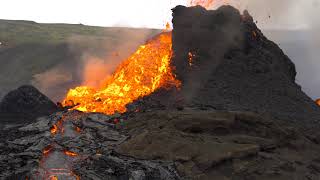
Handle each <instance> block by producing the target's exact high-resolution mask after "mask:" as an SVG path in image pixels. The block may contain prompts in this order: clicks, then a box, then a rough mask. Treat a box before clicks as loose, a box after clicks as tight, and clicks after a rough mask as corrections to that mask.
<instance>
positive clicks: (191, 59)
mask: <svg viewBox="0 0 320 180" xmlns="http://www.w3.org/2000/svg"><path fill="white" fill-rule="evenodd" d="M194 57H195V55H194V54H193V53H192V52H189V53H188V62H189V66H192V65H193V59H194Z"/></svg>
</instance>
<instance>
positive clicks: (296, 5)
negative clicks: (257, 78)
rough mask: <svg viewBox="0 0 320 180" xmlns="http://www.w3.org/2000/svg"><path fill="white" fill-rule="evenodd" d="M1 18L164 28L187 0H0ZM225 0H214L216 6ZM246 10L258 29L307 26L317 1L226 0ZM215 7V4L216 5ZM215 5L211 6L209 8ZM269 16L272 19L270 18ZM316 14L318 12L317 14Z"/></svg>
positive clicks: (315, 9) (316, 7) (315, 8)
mask: <svg viewBox="0 0 320 180" xmlns="http://www.w3.org/2000/svg"><path fill="white" fill-rule="evenodd" d="M2 1H3V2H1V10H0V19H13V20H32V21H36V22H41V23H73V24H79V23H82V24H86V25H96V26H129V27H149V28H163V27H164V25H165V24H166V22H168V21H170V20H171V8H173V7H175V6H176V5H178V4H181V5H187V1H188V0H113V1H110V0H90V1H89V0H54V1H53V0H27V1H24V0H2ZM224 2H227V0H215V4H216V6H219V5H221V4H222V3H224ZM228 2H229V3H230V4H232V5H235V6H237V7H239V8H241V9H245V8H246V9H249V10H250V11H251V12H252V14H253V15H254V17H255V18H256V19H257V20H258V21H260V27H261V28H267V29H271V28H278V29H279V28H280V29H281V28H291V29H297V28H298V29H299V28H309V23H310V22H308V20H307V19H306V18H307V16H308V14H310V12H315V11H318V10H317V9H319V4H320V0H228ZM216 6H215V7H216ZM212 8H214V7H212ZM269 15H271V19H270V18H269ZM318 15H319V14H318Z"/></svg>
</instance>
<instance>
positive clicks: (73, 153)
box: [64, 150, 78, 157]
mask: <svg viewBox="0 0 320 180" xmlns="http://www.w3.org/2000/svg"><path fill="white" fill-rule="evenodd" d="M64 154H65V155H67V156H72V157H75V156H78V154H77V153H75V152H72V151H67V150H65V151H64Z"/></svg>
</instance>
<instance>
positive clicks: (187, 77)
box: [172, 6, 320, 132]
mask: <svg viewBox="0 0 320 180" xmlns="http://www.w3.org/2000/svg"><path fill="white" fill-rule="evenodd" d="M173 27H174V29H173V50H174V59H173V60H172V64H173V65H174V66H175V69H176V70H175V73H176V74H177V77H178V79H180V80H182V84H183V87H182V93H183V97H184V102H185V105H186V106H193V107H207V108H212V109H217V110H241V111H251V112H257V113H266V114H271V115H272V116H273V117H274V118H276V119H282V120H284V121H288V122H291V123H292V125H294V126H299V127H300V128H301V129H303V130H312V131H317V129H319V127H320V123H319V119H320V108H319V107H318V106H317V105H316V104H315V103H314V101H313V100H312V99H311V98H309V97H308V96H307V95H306V94H305V93H304V92H303V91H302V90H301V87H300V86H299V85H298V84H296V82H295V76H296V70H295V66H294V64H293V63H292V61H291V60H290V59H289V58H288V57H287V56H286V55H285V54H284V53H283V51H282V50H281V49H280V48H279V47H278V46H277V45H276V44H275V43H273V42H271V41H269V40H268V39H267V38H266V37H265V36H264V35H263V33H262V32H261V31H260V30H259V29H258V28H257V26H256V24H255V23H254V22H253V18H252V17H251V16H250V15H249V13H248V12H247V11H245V12H244V13H243V14H240V12H239V11H238V10H236V9H235V8H233V7H231V6H222V7H221V8H219V9H218V10H215V11H207V10H205V9H204V8H202V7H200V6H197V7H190V8H187V7H183V6H177V7H176V8H174V9H173ZM190 53H191V54H192V60H191V61H192V62H191V64H192V65H190V64H189V62H188V59H189V58H190ZM310 132H311V131H310Z"/></svg>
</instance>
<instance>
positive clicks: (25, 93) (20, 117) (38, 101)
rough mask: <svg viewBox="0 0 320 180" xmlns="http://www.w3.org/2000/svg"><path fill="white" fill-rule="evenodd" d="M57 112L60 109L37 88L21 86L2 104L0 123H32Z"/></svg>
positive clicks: (5, 98)
mask: <svg viewBox="0 0 320 180" xmlns="http://www.w3.org/2000/svg"><path fill="white" fill-rule="evenodd" d="M57 111H58V107H57V106H56V105H55V104H54V103H53V102H52V101H51V100H50V99H49V98H48V97H46V96H45V95H43V94H42V93H41V92H40V91H38V90H37V89H36V88H35V87H33V86H21V87H19V88H18V89H16V90H13V91H11V92H9V93H8V94H7V95H6V96H5V97H4V98H3V99H2V101H1V102H0V123H1V125H2V124H4V123H11V124H14V123H30V122H34V121H35V120H36V119H37V118H38V117H41V116H48V115H50V114H52V113H54V112H57Z"/></svg>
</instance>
